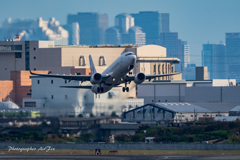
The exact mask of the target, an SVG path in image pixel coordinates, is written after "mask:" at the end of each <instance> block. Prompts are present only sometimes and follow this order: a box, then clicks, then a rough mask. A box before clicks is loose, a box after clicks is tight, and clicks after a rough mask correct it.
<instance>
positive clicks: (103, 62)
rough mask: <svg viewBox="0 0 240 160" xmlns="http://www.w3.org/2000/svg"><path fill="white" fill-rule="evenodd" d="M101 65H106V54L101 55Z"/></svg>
mask: <svg viewBox="0 0 240 160" xmlns="http://www.w3.org/2000/svg"><path fill="white" fill-rule="evenodd" d="M99 66H106V60H105V57H104V56H100V57H99Z"/></svg>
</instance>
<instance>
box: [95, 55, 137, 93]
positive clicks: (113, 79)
mask: <svg viewBox="0 0 240 160" xmlns="http://www.w3.org/2000/svg"><path fill="white" fill-rule="evenodd" d="M135 64H136V55H135V54H134V53H132V52H126V53H123V54H122V55H121V56H119V57H118V58H117V59H116V60H115V61H114V62H113V63H112V64H111V65H110V66H109V67H108V68H107V69H106V70H105V71H103V73H102V75H109V77H108V78H107V79H106V80H105V81H104V82H103V83H101V87H103V92H99V91H98V88H99V87H100V84H95V85H92V88H91V90H92V92H94V93H97V94H101V93H106V92H108V91H109V90H111V89H112V88H113V87H115V86H117V85H119V84H121V83H123V80H124V77H125V76H126V75H127V73H128V72H129V71H130V70H132V69H133V68H134V66H135Z"/></svg>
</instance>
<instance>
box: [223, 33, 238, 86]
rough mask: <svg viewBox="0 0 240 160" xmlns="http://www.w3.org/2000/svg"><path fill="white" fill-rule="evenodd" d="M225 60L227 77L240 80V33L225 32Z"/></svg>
mask: <svg viewBox="0 0 240 160" xmlns="http://www.w3.org/2000/svg"><path fill="white" fill-rule="evenodd" d="M226 62H227V69H228V75H227V78H228V79H230V78H231V79H236V81H237V82H240V70H239V69H240V63H239V62H240V33H226Z"/></svg>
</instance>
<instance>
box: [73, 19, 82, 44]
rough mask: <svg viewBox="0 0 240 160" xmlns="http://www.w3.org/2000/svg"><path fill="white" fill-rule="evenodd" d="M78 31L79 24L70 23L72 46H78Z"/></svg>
mask: <svg viewBox="0 0 240 160" xmlns="http://www.w3.org/2000/svg"><path fill="white" fill-rule="evenodd" d="M79 36H80V30H79V24H78V23H77V22H75V23H72V36H71V38H72V44H73V45H79V41H80V38H79Z"/></svg>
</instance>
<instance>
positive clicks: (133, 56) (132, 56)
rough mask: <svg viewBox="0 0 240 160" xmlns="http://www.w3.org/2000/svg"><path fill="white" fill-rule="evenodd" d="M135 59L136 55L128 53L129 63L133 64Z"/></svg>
mask: <svg viewBox="0 0 240 160" xmlns="http://www.w3.org/2000/svg"><path fill="white" fill-rule="evenodd" d="M136 59H137V58H136V55H130V56H129V60H130V63H131V64H135V63H136Z"/></svg>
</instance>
